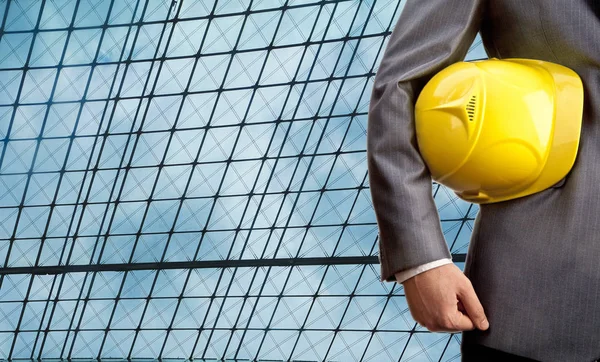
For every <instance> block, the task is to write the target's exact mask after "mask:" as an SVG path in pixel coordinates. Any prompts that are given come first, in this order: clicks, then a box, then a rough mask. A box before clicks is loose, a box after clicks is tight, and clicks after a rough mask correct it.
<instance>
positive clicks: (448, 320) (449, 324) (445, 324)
mask: <svg viewBox="0 0 600 362" xmlns="http://www.w3.org/2000/svg"><path fill="white" fill-rule="evenodd" d="M438 324H439V326H440V327H441V328H444V329H452V328H454V319H453V318H452V317H451V316H449V315H445V316H443V317H442V318H441V319H440V321H439V322H438Z"/></svg>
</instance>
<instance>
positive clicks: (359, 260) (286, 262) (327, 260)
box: [0, 254, 466, 275]
mask: <svg viewBox="0 0 600 362" xmlns="http://www.w3.org/2000/svg"><path fill="white" fill-rule="evenodd" d="M465 256H466V255H465V254H452V260H453V261H454V262H455V263H462V262H464V261H465ZM352 264H379V259H378V257H377V256H338V257H320V258H319V257H315V258H278V259H242V260H199V261H174V262H162V263H159V262H157V263H130V264H91V265H52V266H24V267H12V268H11V267H7V268H0V275H8V274H36V275H47V274H65V273H82V272H102V271H130V270H150V269H158V270H167V269H205V268H249V267H250V268H252V267H254V268H256V267H269V266H275V267H277V266H301V265H352Z"/></svg>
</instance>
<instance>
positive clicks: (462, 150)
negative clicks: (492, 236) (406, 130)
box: [415, 58, 583, 204]
mask: <svg viewBox="0 0 600 362" xmlns="http://www.w3.org/2000/svg"><path fill="white" fill-rule="evenodd" d="M582 113H583V85H582V83H581V79H580V78H579V76H578V75H577V74H576V73H575V72H574V71H572V70H571V69H569V68H567V67H564V66H562V65H559V64H554V63H551V62H546V61H541V60H531V59H517V58H514V59H504V60H499V59H495V58H492V59H488V60H481V61H472V62H458V63H455V64H452V65H450V66H448V67H447V68H445V69H443V70H442V71H440V72H439V73H438V74H436V75H435V76H433V77H432V78H431V80H430V81H429V82H428V83H427V84H426V85H425V87H424V88H423V89H422V91H421V92H420V94H419V97H418V99H417V102H416V105H415V127H416V136H417V143H418V147H419V151H420V153H421V156H422V157H423V160H424V161H425V163H426V164H427V167H428V169H429V171H430V172H431V176H432V178H433V180H434V181H436V182H438V183H440V184H443V185H445V186H447V187H449V188H450V189H452V190H454V191H455V193H456V194H457V195H458V196H459V197H460V198H462V199H464V200H466V201H470V202H473V203H479V204H483V203H492V202H500V201H505V200H510V199H515V198H519V197H523V196H527V195H531V194H533V193H536V192H539V191H542V190H545V189H547V188H549V187H550V186H552V185H554V184H555V183H557V182H558V181H560V180H561V179H562V178H563V177H565V176H566V175H567V173H568V172H569V171H570V170H571V168H572V166H573V164H574V162H575V157H576V155H577V149H578V147H579V137H580V132H581V123H582Z"/></svg>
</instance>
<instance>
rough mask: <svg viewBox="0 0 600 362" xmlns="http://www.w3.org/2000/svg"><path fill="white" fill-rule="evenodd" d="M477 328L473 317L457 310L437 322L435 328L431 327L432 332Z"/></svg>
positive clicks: (453, 331)
mask: <svg viewBox="0 0 600 362" xmlns="http://www.w3.org/2000/svg"><path fill="white" fill-rule="evenodd" d="M472 329H475V325H474V324H473V321H471V318H469V316H467V315H466V314H463V313H461V312H459V311H458V310H455V311H454V312H452V314H450V315H448V316H446V317H445V318H444V320H442V321H440V322H438V323H437V325H435V326H434V328H433V329H430V330H431V331H432V332H452V333H455V332H461V331H466V330H472Z"/></svg>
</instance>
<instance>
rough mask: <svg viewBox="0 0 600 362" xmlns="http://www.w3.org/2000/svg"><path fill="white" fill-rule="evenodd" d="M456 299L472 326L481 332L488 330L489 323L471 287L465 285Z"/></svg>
mask: <svg viewBox="0 0 600 362" xmlns="http://www.w3.org/2000/svg"><path fill="white" fill-rule="evenodd" d="M458 297H459V299H460V301H461V303H462V305H463V307H464V309H465V311H466V312H467V314H468V316H469V318H471V320H472V321H473V324H474V325H475V326H476V327H477V328H479V329H481V330H482V331H485V330H486V329H488V327H489V322H488V320H487V317H486V315H485V312H484V310H483V306H482V305H481V302H480V301H479V298H477V294H475V290H474V289H473V286H472V285H470V284H469V285H467V287H466V288H464V290H463V291H462V293H461V294H460V295H459V296H458Z"/></svg>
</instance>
